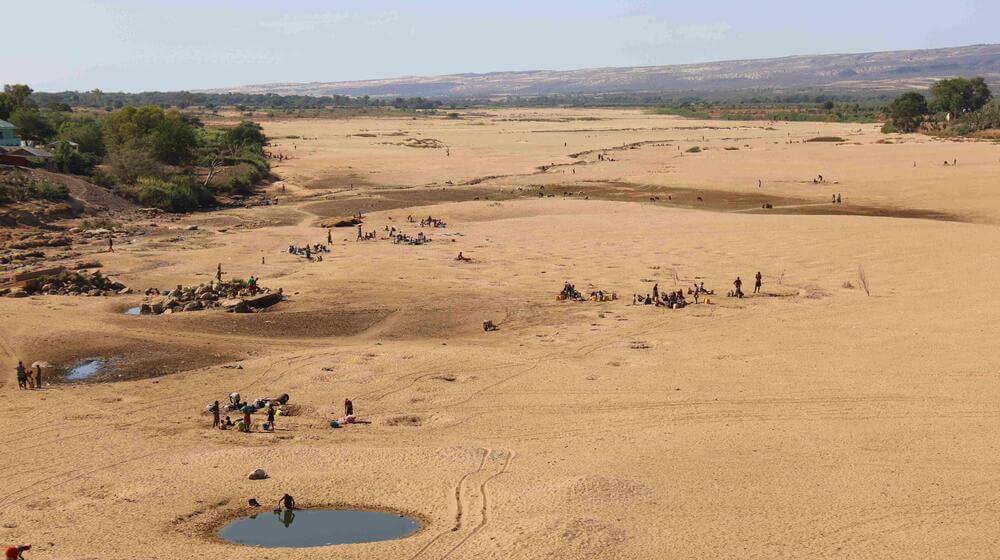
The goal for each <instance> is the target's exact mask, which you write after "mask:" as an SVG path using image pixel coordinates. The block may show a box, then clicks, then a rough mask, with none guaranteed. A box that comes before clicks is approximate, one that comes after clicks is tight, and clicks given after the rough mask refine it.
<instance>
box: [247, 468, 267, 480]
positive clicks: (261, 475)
mask: <svg viewBox="0 0 1000 560" xmlns="http://www.w3.org/2000/svg"><path fill="white" fill-rule="evenodd" d="M247 478H249V479H250V480H264V479H265V478H267V473H266V472H264V469H254V470H253V472H251V473H250V475H249V476H247Z"/></svg>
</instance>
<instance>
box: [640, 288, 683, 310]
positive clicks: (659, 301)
mask: <svg viewBox="0 0 1000 560" xmlns="http://www.w3.org/2000/svg"><path fill="white" fill-rule="evenodd" d="M695 302H696V303H697V297H696V298H695ZM632 305H655V306H656V307H666V308H667V309H681V308H683V307H686V306H687V299H685V297H684V291H683V290H671V291H667V292H663V293H660V285H659V284H653V293H652V294H646V297H642V295H641V294H632Z"/></svg>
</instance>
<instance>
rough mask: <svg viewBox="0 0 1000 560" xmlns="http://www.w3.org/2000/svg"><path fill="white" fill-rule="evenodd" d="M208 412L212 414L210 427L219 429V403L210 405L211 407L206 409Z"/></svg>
mask: <svg viewBox="0 0 1000 560" xmlns="http://www.w3.org/2000/svg"><path fill="white" fill-rule="evenodd" d="M208 410H209V411H211V412H212V427H213V428H218V427H219V401H215V402H214V403H212V406H210V407H208Z"/></svg>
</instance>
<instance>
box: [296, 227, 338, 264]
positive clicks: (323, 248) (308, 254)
mask: <svg viewBox="0 0 1000 560" xmlns="http://www.w3.org/2000/svg"><path fill="white" fill-rule="evenodd" d="M327 237H329V233H327ZM288 252H289V253H290V254H292V255H299V256H302V257H305V258H306V259H308V260H313V258H314V257H315V258H316V259H318V260H323V257H322V255H320V254H319V253H329V252H330V247H329V246H327V245H324V244H322V243H313V244H312V245H309V244H308V243H306V244H305V245H304V246H302V247H296V246H295V245H289V246H288Z"/></svg>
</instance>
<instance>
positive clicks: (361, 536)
mask: <svg viewBox="0 0 1000 560" xmlns="http://www.w3.org/2000/svg"><path fill="white" fill-rule="evenodd" d="M418 529H420V521H418V520H416V519H413V518H410V517H405V516H402V515H399V514H394V513H385V512H381V511H366V510H359V509H299V510H294V511H288V510H286V511H281V512H270V511H269V512H266V513H259V514H256V515H251V516H249V517H244V518H242V519H237V520H235V521H233V522H231V523H229V524H228V525H226V526H225V527H223V528H222V530H220V531H219V537H220V538H222V539H223V540H226V541H229V542H233V543H237V544H243V545H248V546H262V547H268V548H271V547H291V548H305V547H313V546H329V545H335V544H354V543H369V542H377V541H387V540H393V539H401V538H403V537H407V536H409V535H411V534H413V533H414V532H416V531H417V530H418Z"/></svg>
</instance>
